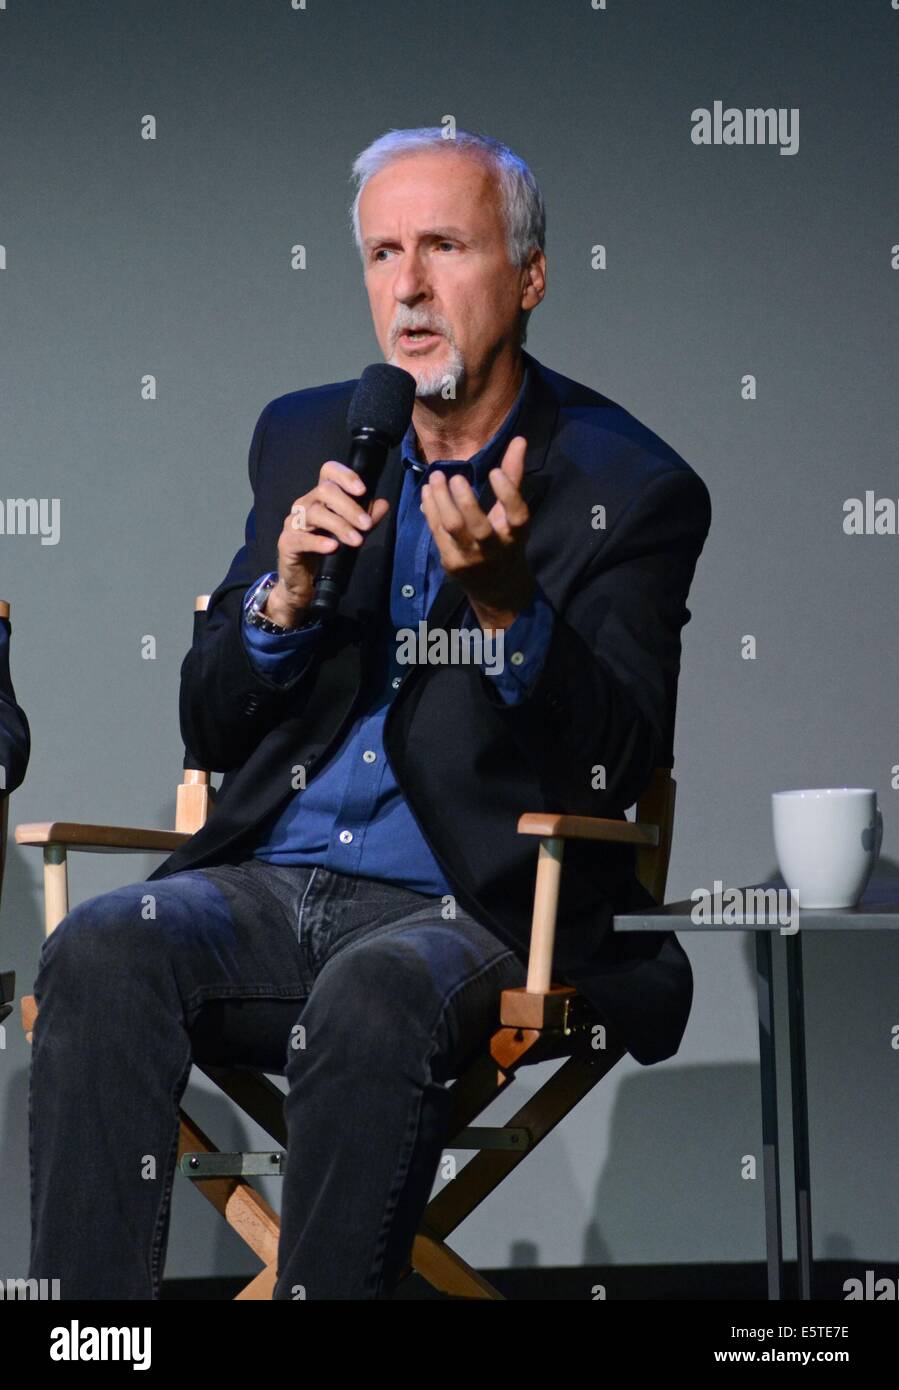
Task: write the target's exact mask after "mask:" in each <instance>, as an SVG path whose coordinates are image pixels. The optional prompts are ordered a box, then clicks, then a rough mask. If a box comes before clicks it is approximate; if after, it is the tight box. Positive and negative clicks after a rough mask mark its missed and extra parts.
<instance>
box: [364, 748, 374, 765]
mask: <svg viewBox="0 0 899 1390" xmlns="http://www.w3.org/2000/svg"><path fill="white" fill-rule="evenodd" d="M377 756H378V755H377V753H375V752H373V751H372V749H371V748H366V750H365V752H364V753H363V754H362V761H363V762H364V763H373V762H374V760H375V758H376V757H377Z"/></svg>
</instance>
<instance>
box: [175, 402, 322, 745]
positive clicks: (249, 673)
mask: <svg viewBox="0 0 899 1390" xmlns="http://www.w3.org/2000/svg"><path fill="white" fill-rule="evenodd" d="M273 404H274V402H269V404H268V405H267V406H266V407H265V409H264V410H263V412H262V414H261V415H260V416H259V419H258V420H257V422H256V428H255V429H254V431H253V439H252V442H251V444H250V454H249V462H248V471H249V476H250V485H251V487H252V490H253V505H252V507H251V508H250V512H249V515H248V517H247V521H246V527H245V530H244V544H243V545H242V546H241V548H240V550H238V552H237V554H236V555H235V556H234V559H233V560H232V561H231V566H230V568H229V570H228V573H227V574H226V575H225V578H224V579H223V580H222V582H221V584H220V585H219V586H218V588H217V589H216V590H215V592H214V593H213V594H212V595H211V596H210V599H209V603H208V605H207V608H206V616H205V619H204V621H202V622H201V623H199V624H198V635H197V636H196V637H195V640H194V642H193V643H192V645H191V649H190V651H189V652H188V653H187V656H186V657H185V658H184V661H183V663H182V666H181V686H180V693H179V701H178V705H179V714H180V721H181V737H182V738H183V740H184V744H185V747H186V748H187V749H188V750H189V754H190V756H191V758H192V759H193V760H195V762H196V763H197V765H198V766H200V767H203V768H205V769H206V770H207V771H210V772H212V771H214V772H230V771H232V770H233V769H235V768H238V767H240V766H241V765H242V764H243V763H244V762H246V760H247V758H248V757H250V755H251V754H252V753H253V751H254V750H255V748H256V747H257V745H258V744H259V743H260V742H261V741H262V739H263V738H264V737H265V736H266V734H268V733H269V732H270V731H271V730H272V729H273V728H274V727H275V726H276V725H277V724H279V723H280V722H281V720H282V719H284V718H285V717H286V716H287V715H288V714H290V715H296V714H300V713H301V712H302V709H303V705H304V703H305V700H306V699H307V698H308V695H309V692H310V690H311V688H312V679H313V666H314V662H312V661H310V662H309V663H307V664H306V665H305V666H304V667H303V669H302V670H299V671H297V672H296V674H295V675H294V676H293V677H292V678H291V679H290V680H279V681H275V680H272V679H270V678H269V677H268V676H266V675H265V674H264V673H263V672H262V671H260V670H258V669H257V668H256V667H255V666H254V665H253V663H252V661H251V659H250V656H249V654H248V652H247V649H246V645H245V643H244V639H243V635H242V623H243V600H244V598H245V596H246V592H247V590H248V589H249V588H250V586H251V584H253V582H254V581H255V580H256V579H258V578H259V576H260V575H261V574H263V573H265V572H266V571H268V570H270V568H271V565H270V563H269V561H270V557H263V556H261V555H260V554H259V553H258V546H257V541H256V486H257V474H258V469H259V458H260V455H261V452H262V448H263V444H264V440H265V432H266V429H267V427H268V423H269V416H270V412H271V408H272V405H273Z"/></svg>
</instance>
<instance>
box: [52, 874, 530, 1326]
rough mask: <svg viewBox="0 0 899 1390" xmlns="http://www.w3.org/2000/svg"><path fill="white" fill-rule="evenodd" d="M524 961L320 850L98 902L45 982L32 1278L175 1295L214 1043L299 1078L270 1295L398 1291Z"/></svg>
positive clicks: (66, 935)
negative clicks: (176, 1199) (191, 1080)
mask: <svg viewBox="0 0 899 1390" xmlns="http://www.w3.org/2000/svg"><path fill="white" fill-rule="evenodd" d="M525 977H526V969H525V966H524V964H523V962H522V961H521V960H520V959H519V958H518V956H517V954H516V953H514V952H513V951H511V950H509V949H508V947H507V946H506V945H505V944H504V943H502V942H501V941H499V940H498V939H497V937H496V936H494V935H493V934H492V933H491V932H490V931H488V930H487V929H486V928H485V927H483V926H481V925H480V924H479V923H478V922H476V921H475V920H474V918H472V917H471V916H469V915H468V914H467V913H466V912H464V911H463V909H462V908H461V907H457V908H456V916H455V918H454V919H453V918H445V917H444V916H443V915H442V899H441V898H439V897H438V898H429V897H426V896H424V895H423V894H420V893H415V892H412V891H411V890H409V889H406V888H403V887H400V886H397V885H394V884H390V883H386V882H380V881H376V880H374V879H354V878H349V877H347V876H345V875H343V874H337V873H333V872H331V871H329V870H327V869H324V868H320V867H316V868H309V867H306V866H302V865H300V866H287V865H271V864H267V863H265V862H264V861H262V860H259V859H253V858H248V859H246V860H244V861H243V862H241V863H234V864H222V865H216V866H214V867H212V868H202V869H189V870H185V871H183V872H181V873H177V874H172V875H171V876H170V877H168V878H163V879H156V880H153V881H152V882H148V881H146V880H144V881H142V882H139V883H132V884H130V885H128V886H127V887H124V888H120V889H116V890H114V891H113V892H110V893H104V894H101V895H99V896H97V897H94V898H90V899H88V900H87V901H85V902H83V903H81V904H79V905H78V906H77V907H75V908H73V909H72V910H71V911H70V912H69V914H68V915H67V916H66V917H65V918H64V919H63V921H62V922H61V923H60V924H59V926H58V927H57V928H56V930H55V931H54V932H52V933H51V935H50V936H49V937H48V938H47V940H46V941H45V943H44V946H43V949H42V952H41V958H40V970H39V973H38V977H37V981H36V984H35V995H36V997H37V1003H38V1008H39V1013H38V1017H37V1021H36V1024H35V1029H34V1038H33V1042H34V1047H33V1056H32V1063H31V1081H30V1092H29V1123H30V1153H31V1213H32V1243H31V1267H30V1271H29V1274H30V1277H31V1278H35V1279H37V1278H57V1279H59V1280H60V1281H61V1284H60V1292H61V1295H62V1297H63V1298H64V1299H65V1298H71V1299H74V1298H98V1299H103V1298H106V1299H119V1298H128V1299H150V1298H158V1297H159V1289H160V1282H161V1279H162V1272H163V1266H164V1263H165V1254H166V1247H167V1243H168V1224H169V1208H170V1200H171V1191H172V1182H173V1179H174V1172H175V1166H176V1156H177V1145H178V1104H179V1101H180V1099H181V1095H182V1093H183V1091H184V1088H185V1086H186V1084H187V1080H188V1077H189V1074H190V1069H191V1063H192V1061H193V1060H197V1061H201V1062H207V1063H217V1064H224V1065H227V1064H228V1063H234V1064H241V1065H246V1066H254V1067H258V1068H259V1069H260V1070H262V1071H267V1072H271V1073H277V1074H280V1075H284V1076H286V1077H287V1078H288V1082H289V1089H288V1093H287V1096H286V1098H285V1107H284V1109H285V1120H286V1124H287V1131H288V1156H287V1161H286V1165H285V1173H284V1184H283V1192H282V1209H281V1238H280V1244H279V1247H278V1280H277V1284H276V1287H275V1292H274V1297H275V1298H277V1299H295V1298H302V1297H305V1298H307V1299H309V1298H312V1299H320V1298H331V1299H333V1298H351V1299H377V1298H384V1297H387V1296H389V1293H390V1290H391V1289H392V1287H393V1286H394V1284H395V1282H396V1280H397V1279H398V1277H399V1275H400V1274H401V1273H402V1271H403V1269H404V1268H405V1266H406V1265H407V1264H408V1261H409V1256H410V1252H411V1249H412V1241H413V1239H414V1236H415V1232H416V1230H417V1227H418V1224H419V1221H420V1219H421V1216H422V1213H423V1211H424V1208H425V1206H426V1205H427V1202H428V1200H429V1197H430V1194H431V1189H432V1185H433V1182H434V1178H435V1176H436V1172H437V1168H438V1165H439V1162H440V1157H441V1152H442V1149H443V1147H444V1145H445V1144H446V1143H448V1142H449V1140H451V1139H452V1135H450V1134H447V1132H446V1131H447V1125H448V1119H449V1114H448V1112H449V1102H450V1091H449V1090H448V1089H447V1086H446V1083H447V1081H449V1080H451V1079H452V1078H453V1077H455V1076H457V1075H459V1074H460V1073H461V1071H462V1070H464V1068H465V1067H466V1066H467V1065H468V1064H469V1063H470V1062H471V1061H473V1060H474V1058H475V1057H476V1056H477V1055H478V1053H479V1052H480V1051H481V1049H482V1048H483V1047H484V1045H485V1043H486V1042H487V1040H488V1039H489V1037H490V1035H491V1033H492V1031H493V1030H494V1029H495V1027H496V1026H497V1023H498V1017H499V1014H498V1008H499V994H500V991H501V990H502V989H503V988H505V987H507V986H513V985H522V984H524V982H525ZM297 1025H299V1027H298V1026H297Z"/></svg>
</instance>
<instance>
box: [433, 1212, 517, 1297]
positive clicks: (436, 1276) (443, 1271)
mask: <svg viewBox="0 0 899 1390" xmlns="http://www.w3.org/2000/svg"><path fill="white" fill-rule="evenodd" d="M412 1268H413V1269H414V1270H415V1271H416V1272H417V1273H418V1274H420V1275H421V1276H422V1278H423V1279H427V1281H428V1283H429V1284H430V1285H431V1286H432V1287H433V1288H435V1289H439V1291H440V1292H441V1293H446V1294H450V1295H451V1296H452V1297H453V1298H499V1299H502V1300H503V1301H504V1302H505V1297H504V1295H503V1294H501V1293H500V1291H499V1289H497V1288H494V1286H493V1284H491V1283H490V1282H489V1280H487V1279H485V1278H484V1276H483V1275H482V1274H478V1272H477V1270H476V1269H472V1267H471V1265H470V1264H466V1262H465V1260H463V1259H462V1256H461V1255H457V1254H456V1252H455V1250H451V1249H450V1247H449V1246H448V1245H446V1244H445V1243H444V1241H442V1240H441V1239H440V1238H439V1236H436V1235H434V1234H433V1233H432V1232H430V1231H426V1230H425V1229H424V1228H423V1227H421V1226H420V1227H419V1228H418V1235H417V1236H416V1237H415V1241H414V1243H413V1246H412Z"/></svg>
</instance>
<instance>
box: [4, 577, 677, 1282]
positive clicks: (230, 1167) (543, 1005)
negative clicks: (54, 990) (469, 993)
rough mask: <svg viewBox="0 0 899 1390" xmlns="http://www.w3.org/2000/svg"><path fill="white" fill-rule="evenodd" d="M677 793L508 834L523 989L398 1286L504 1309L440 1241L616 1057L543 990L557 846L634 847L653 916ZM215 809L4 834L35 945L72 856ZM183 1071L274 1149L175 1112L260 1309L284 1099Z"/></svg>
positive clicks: (657, 774) (146, 842)
mask: <svg viewBox="0 0 899 1390" xmlns="http://www.w3.org/2000/svg"><path fill="white" fill-rule="evenodd" d="M208 601H209V595H206V594H204V595H200V596H199V597H198V598H197V600H196V604H195V620H194V621H195V625H196V624H197V623H198V622H199V621H201V619H202V615H203V614H204V613H205V609H206V605H207V603H208ZM675 794H676V784H675V782H674V778H673V777H672V776H671V771H670V769H669V768H666V767H659V768H656V769H655V771H654V772H653V774H652V778H651V780H650V782H649V785H648V786H647V788H646V790H645V791H644V793H643V795H642V796H641V797H640V798H639V800H638V802H637V807H636V819H635V820H634V821H620V820H606V819H603V818H599V817H593V816H568V815H553V814H547V813H545V812H526V813H525V814H523V815H522V816H521V817H520V819H519V821H518V832H519V834H522V835H533V836H535V837H536V838H537V839H538V852H537V870H536V883H535V892H534V909H533V920H532V926H531V940H530V954H529V960H528V975H527V983H526V985H525V986H523V987H522V988H520V989H506V990H503V991H502V992H501V997H500V1000H499V1026H498V1028H497V1030H496V1032H495V1033H494V1034H493V1036H492V1038H491V1041H490V1044H489V1047H488V1048H487V1049H486V1050H485V1052H484V1054H483V1055H482V1056H481V1057H480V1058H478V1060H477V1061H476V1062H475V1063H474V1064H473V1065H472V1066H471V1067H470V1068H469V1069H468V1070H467V1071H466V1072H465V1073H464V1074H463V1075H462V1076H460V1077H459V1078H458V1079H456V1080H455V1081H454V1082H453V1083H452V1085H451V1088H450V1089H451V1096H452V1102H451V1123H450V1125H449V1128H448V1133H449V1136H450V1137H449V1139H448V1141H447V1143H446V1145H445V1146H444V1147H445V1150H456V1149H474V1150H477V1152H476V1154H475V1157H474V1158H472V1159H471V1160H470V1161H469V1162H468V1163H467V1164H466V1165H465V1166H464V1167H463V1168H462V1169H461V1171H460V1172H459V1174H458V1175H457V1176H456V1177H455V1178H454V1179H453V1180H452V1181H451V1182H448V1183H447V1185H446V1186H445V1187H444V1188H443V1189H442V1190H441V1191H440V1192H439V1193H438V1194H437V1195H436V1196H434V1197H433V1198H432V1199H431V1201H430V1202H429V1204H428V1206H427V1208H426V1210H425V1213H424V1216H423V1218H422V1221H421V1223H420V1225H419V1229H418V1233H417V1235H416V1238H415V1241H414V1245H413V1250H412V1257H411V1261H410V1263H409V1265H408V1266H407V1268H406V1270H405V1271H404V1272H403V1275H402V1278H403V1279H405V1278H408V1276H409V1275H411V1273H412V1272H413V1271H415V1272H417V1273H418V1274H420V1275H421V1276H422V1277H423V1278H424V1279H426V1280H427V1281H428V1283H430V1284H431V1285H432V1286H433V1287H434V1288H436V1289H437V1290H439V1291H440V1292H441V1293H443V1294H446V1295H448V1296H451V1297H456V1298H474V1299H481V1298H487V1299H502V1298H503V1295H502V1294H501V1293H500V1292H499V1290H498V1289H496V1288H495V1287H494V1286H493V1285H492V1284H490V1283H489V1282H488V1281H487V1280H486V1279H485V1278H483V1276H482V1275H480V1274H479V1273H478V1272H477V1271H476V1270H475V1269H473V1268H472V1267H471V1266H470V1265H469V1264H467V1263H466V1262H465V1261H464V1260H463V1259H462V1258H461V1257H460V1256H459V1255H458V1254H456V1252H455V1251H453V1250H452V1249H451V1248H450V1246H449V1245H448V1244H447V1240H448V1237H449V1236H450V1235H451V1234H452V1232H453V1231H454V1230H455V1229H456V1228H457V1227H458V1226H459V1225H460V1224H461V1222H463V1221H464V1220H465V1219H466V1218H467V1217H468V1216H469V1215H470V1214H471V1212H472V1211H474V1209H475V1208H476V1207H477V1206H479V1205H480V1203H481V1202H482V1201H484V1199H485V1198H486V1197H488V1196H489V1195H490V1193H491V1192H493V1191H494V1189H495V1188H496V1187H498V1186H499V1184H500V1183H501V1182H502V1181H503V1180H504V1179H505V1178H506V1176H507V1175H508V1174H509V1173H510V1172H511V1171H512V1170H513V1169H514V1168H515V1167H517V1165H518V1164H519V1163H520V1162H521V1161H522V1159H523V1158H524V1157H525V1156H526V1154H528V1153H531V1152H532V1151H533V1150H534V1149H535V1148H536V1147H537V1145H538V1144H539V1143H541V1142H542V1140H543V1139H544V1138H545V1137H546V1136H547V1135H548V1134H549V1133H550V1132H551V1131H552V1130H553V1129H554V1128H555V1127H556V1125H557V1124H559V1123H560V1122H561V1121H562V1120H563V1119H564V1118H565V1116H566V1115H567V1114H568V1113H569V1112H570V1111H571V1110H572V1109H573V1108H574V1106H575V1105H577V1103H578V1102H579V1101H580V1100H582V1099H583V1098H584V1096H586V1095H587V1093H588V1092H589V1091H591V1090H592V1089H593V1087H594V1086H595V1085H596V1084H597V1082H598V1081H600V1080H601V1079H602V1077H604V1076H605V1075H606V1074H607V1073H608V1072H609V1071H611V1069H612V1068H613V1067H614V1066H615V1064H616V1063H617V1062H619V1061H620V1060H621V1058H622V1057H623V1056H625V1052H626V1050H625V1048H624V1047H623V1045H622V1043H621V1041H620V1040H619V1039H617V1038H615V1037H614V1036H613V1035H612V1034H611V1032H610V1030H609V1029H608V1028H607V1027H606V1025H605V1024H604V1023H603V1022H602V1021H601V1020H599V1019H598V1018H597V1016H596V1014H595V1013H594V1012H593V1011H592V1009H591V1008H590V1006H589V1005H588V1003H587V1001H586V1000H585V999H584V998H583V996H582V995H579V994H578V992H577V990H575V989H574V988H572V987H571V986H567V985H560V984H554V983H553V980H552V960H553V945H554V939H555V929H556V916H557V911H558V899H559V886H560V876H561V870H562V863H563V857H564V849H565V844H566V841H568V840H572V839H586V840H597V841H601V842H605V843H612V842H614V843H617V844H631V845H633V846H634V847H635V850H636V868H637V876H638V878H639V879H640V881H641V883H643V885H644V886H645V887H646V889H647V890H648V892H649V893H650V894H651V895H652V897H653V898H654V899H655V901H656V902H659V903H661V902H662V901H663V900H664V894H665V884H666V880H667V875H668V863H669V857H670V850H671V838H672V832H673V825H674V802H675ZM213 799H214V790H213V788H212V787H211V785H210V781H209V773H208V772H207V771H206V770H204V769H201V768H190V767H185V770H184V780H183V782H182V783H181V785H180V786H179V787H178V792H177V801H176V814H175V829H174V830H151V829H143V828H137V827H133V826H109V825H87V824H81V823H79V822H67V821H47V822H36V823H30V824H23V825H18V826H16V831H15V838H16V843H17V844H20V845H39V846H40V847H41V849H42V851H43V856H44V917H45V922H44V925H45V931H46V933H47V934H48V935H49V933H50V932H52V931H53V930H54V929H55V928H56V926H58V924H59V922H60V921H62V919H63V917H64V916H65V915H66V913H67V912H68V910H69V893H68V874H67V860H68V854H69V852H70V851H72V850H77V851H82V852H85V851H86V852H96V853H128V852H132V853H133V852H147V851H152V852H168V853H170V852H171V851H172V850H174V849H177V848H178V847H179V846H180V845H182V844H183V843H184V842H185V841H186V840H188V839H189V838H190V837H191V836H192V835H194V834H195V833H196V831H197V830H199V829H200V827H201V826H202V825H203V824H204V823H205V821H206V817H207V815H208V813H209V809H210V806H211V805H212V801H213ZM21 1015H22V1025H23V1027H24V1029H25V1033H26V1037H27V1039H28V1041H29V1042H30V1041H31V1037H32V1030H33V1027H34V1020H35V1018H36V1016H37V1005H36V1001H35V999H34V996H33V995H30V996H27V997H25V998H23V999H22V1001H21ZM559 1058H565V1059H566V1060H564V1062H563V1064H562V1065H561V1066H560V1067H558V1068H557V1069H556V1070H555V1071H554V1072H553V1074H552V1076H551V1077H550V1078H549V1079H548V1080H547V1081H546V1083H545V1084H544V1085H543V1086H542V1087H541V1088H540V1090H539V1091H538V1092H537V1093H536V1094H535V1095H533V1096H532V1097H531V1098H530V1099H529V1100H528V1101H527V1102H526V1103H525V1104H524V1105H523V1106H522V1107H521V1108H520V1109H519V1110H517V1111H516V1113H515V1114H514V1115H512V1116H511V1118H510V1119H509V1120H508V1122H507V1123H506V1124H505V1125H502V1126H500V1127H486V1128H485V1127H476V1126H475V1125H474V1123H473V1122H474V1121H475V1119H476V1118H477V1117H478V1115H480V1114H481V1113H482V1112H483V1111H484V1110H485V1109H486V1107H487V1106H488V1105H490V1103H491V1102H492V1101H493V1100H495V1098H496V1097H497V1096H499V1095H500V1094H501V1093H502V1092H503V1091H505V1090H506V1089H507V1088H508V1087H509V1086H510V1085H511V1084H512V1082H513V1080H514V1079H515V1074H516V1071H517V1069H518V1067H520V1066H522V1065H525V1064H530V1063H535V1062H540V1061H547V1060H553V1059H559ZM195 1065H198V1066H199V1068H200V1070H201V1071H203V1072H204V1073H205V1075H207V1076H208V1077H209V1078H210V1080H212V1081H213V1082H214V1083H215V1085H217V1086H218V1087H219V1088H220V1089H221V1090H222V1091H223V1092H224V1094H225V1095H227V1096H229V1097H230V1099H231V1100H232V1101H233V1102H234V1103H235V1104H236V1105H237V1106H238V1107H239V1108H240V1109H242V1110H243V1111H245V1112H246V1114H247V1115H248V1116H249V1117H250V1118H251V1119H252V1120H253V1121H254V1122H255V1123H256V1124H257V1125H259V1126H260V1128H261V1129H263V1130H264V1131H265V1132H266V1133H267V1134H269V1135H271V1137H272V1138H273V1139H274V1140H275V1141H276V1143H278V1144H279V1145H281V1149H280V1150H274V1151H266V1152H263V1153H236V1154H228V1153H222V1152H220V1151H219V1150H218V1149H217V1148H216V1146H215V1144H214V1143H213V1141H212V1140H211V1139H210V1138H209V1137H208V1136H207V1135H206V1134H204V1133H203V1131H202V1130H201V1129H200V1128H199V1126H198V1125H197V1124H195V1122H194V1121H193V1120H192V1119H191V1118H190V1116H189V1115H188V1114H187V1113H186V1112H185V1111H184V1109H183V1108H182V1109H180V1110H179V1120H180V1137H179V1145H178V1158H179V1165H180V1168H181V1171H182V1172H184V1173H185V1174H186V1175H188V1176H189V1177H191V1179H192V1181H193V1182H194V1184H195V1186H196V1187H197V1188H198V1189H199V1190H200V1192H202V1194H203V1196H204V1197H206V1198H207V1200H208V1201H210V1202H211V1203H212V1205H213V1206H214V1207H215V1208H216V1209H217V1210H218V1211H219V1212H220V1213H221V1214H222V1216H224V1217H225V1219H226V1220H227V1221H228V1222H229V1224H230V1225H231V1226H232V1227H233V1228H234V1230H236V1231H237V1232H238V1234H239V1235H240V1236H241V1237H242V1239H243V1240H245V1241H246V1243H247V1245H249V1247H250V1248H251V1249H252V1250H253V1251H254V1253H255V1254H256V1255H257V1257H258V1258H259V1259H260V1260H261V1262H262V1266H263V1267H262V1269H261V1270H260V1271H259V1273H258V1274H257V1275H256V1276H255V1277H254V1278H253V1279H252V1280H251V1281H250V1282H249V1283H248V1284H247V1285H246V1287H245V1288H243V1289H241V1291H240V1292H239V1293H238V1294H237V1295H236V1297H237V1299H270V1298H271V1296H272V1290H273V1288H274V1285H275V1281H276V1277H277V1254H278V1237H279V1231H280V1225H279V1220H278V1216H277V1213H276V1212H275V1211H274V1209H273V1208H272V1207H271V1206H270V1204H269V1203H268V1202H267V1201H266V1200H265V1199H264V1197H263V1196H262V1194H261V1193H260V1192H258V1191H257V1189H256V1188H255V1187H253V1186H252V1185H251V1183H250V1182H249V1181H248V1180H247V1179H248V1177H250V1176H254V1175H257V1176H258V1175H260V1174H262V1173H269V1174H272V1173H274V1174H276V1175H277V1174H278V1173H280V1171H281V1166H282V1162H283V1158H284V1150H285V1149H286V1144H287V1133H286V1127H285V1123H284V1115H283V1102H284V1093H283V1091H281V1090H280V1088H279V1087H277V1086H276V1085H275V1084H274V1083H273V1082H272V1080H271V1079H270V1077H269V1076H268V1075H266V1074H263V1073H261V1072H255V1071H249V1070H244V1069H237V1068H233V1067H217V1066H211V1065H205V1064H200V1063H197V1064H195Z"/></svg>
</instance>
